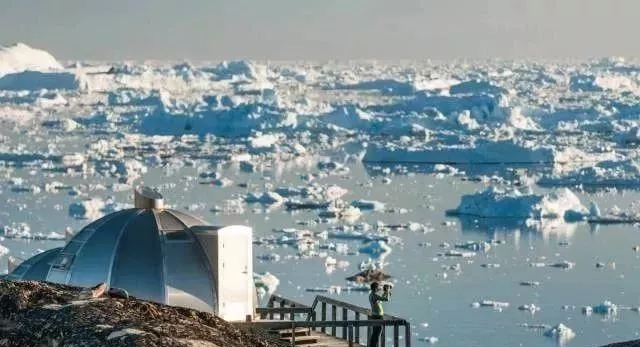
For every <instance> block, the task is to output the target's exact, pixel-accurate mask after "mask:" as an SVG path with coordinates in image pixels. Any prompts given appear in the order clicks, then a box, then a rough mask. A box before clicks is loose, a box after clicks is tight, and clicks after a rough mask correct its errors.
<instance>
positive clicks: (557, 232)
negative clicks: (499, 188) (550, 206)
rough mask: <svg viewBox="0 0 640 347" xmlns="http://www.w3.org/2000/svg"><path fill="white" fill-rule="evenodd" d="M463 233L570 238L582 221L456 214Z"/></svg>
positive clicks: (491, 235)
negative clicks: (528, 234)
mask: <svg viewBox="0 0 640 347" xmlns="http://www.w3.org/2000/svg"><path fill="white" fill-rule="evenodd" d="M456 218H457V219H458V220H459V221H460V225H461V229H462V232H463V233H467V234H473V233H480V234H484V235H487V237H488V238H490V239H498V238H500V236H504V235H505V234H509V233H513V232H521V233H530V234H533V235H535V236H537V237H540V238H542V239H548V238H549V236H550V235H554V236H556V237H562V238H565V239H570V238H571V237H572V236H573V234H574V233H575V231H576V230H577V228H578V225H580V224H583V225H585V224H586V223H585V222H582V223H568V222H565V221H564V219H561V218H556V219H541V220H535V219H522V218H478V217H474V216H467V215H457V216H456Z"/></svg>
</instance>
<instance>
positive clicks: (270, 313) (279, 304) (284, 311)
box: [256, 295, 313, 321]
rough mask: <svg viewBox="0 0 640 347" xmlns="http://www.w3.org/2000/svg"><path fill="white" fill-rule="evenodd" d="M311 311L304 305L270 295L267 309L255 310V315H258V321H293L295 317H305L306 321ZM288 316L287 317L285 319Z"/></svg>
mask: <svg viewBox="0 0 640 347" xmlns="http://www.w3.org/2000/svg"><path fill="white" fill-rule="evenodd" d="M312 311H313V309H312V308H311V307H309V306H307V305H305V304H301V303H299V302H295V301H293V300H289V299H287V298H283V297H281V296H278V295H272V296H271V297H270V298H269V302H267V307H259V308H256V313H257V314H259V315H260V319H272V320H273V319H280V320H285V319H286V318H289V320H292V321H295V320H296V319H295V318H296V315H305V319H307V320H308V318H309V316H310V315H311V313H312ZM287 316H288V317H287Z"/></svg>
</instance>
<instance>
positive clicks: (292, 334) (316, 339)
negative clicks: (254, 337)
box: [271, 328, 359, 347]
mask: <svg viewBox="0 0 640 347" xmlns="http://www.w3.org/2000/svg"><path fill="white" fill-rule="evenodd" d="M271 332H272V333H275V334H278V335H279V336H280V341H282V342H285V343H287V344H288V345H292V342H293V343H294V344H295V346H304V347H347V346H349V344H348V342H347V341H345V340H342V339H338V338H336V337H333V336H331V335H327V334H324V333H321V332H317V331H313V330H309V329H308V328H297V329H295V331H292V330H291V329H284V330H275V331H271ZM354 346H359V345H356V344H354Z"/></svg>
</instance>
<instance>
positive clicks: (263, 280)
mask: <svg viewBox="0 0 640 347" xmlns="http://www.w3.org/2000/svg"><path fill="white" fill-rule="evenodd" d="M253 281H254V283H255V285H256V287H257V288H258V289H260V288H261V289H262V290H264V291H265V296H269V295H271V294H273V293H275V291H276V289H278V285H280V280H278V278H277V277H276V276H274V275H272V274H271V273H269V272H265V273H254V274H253Z"/></svg>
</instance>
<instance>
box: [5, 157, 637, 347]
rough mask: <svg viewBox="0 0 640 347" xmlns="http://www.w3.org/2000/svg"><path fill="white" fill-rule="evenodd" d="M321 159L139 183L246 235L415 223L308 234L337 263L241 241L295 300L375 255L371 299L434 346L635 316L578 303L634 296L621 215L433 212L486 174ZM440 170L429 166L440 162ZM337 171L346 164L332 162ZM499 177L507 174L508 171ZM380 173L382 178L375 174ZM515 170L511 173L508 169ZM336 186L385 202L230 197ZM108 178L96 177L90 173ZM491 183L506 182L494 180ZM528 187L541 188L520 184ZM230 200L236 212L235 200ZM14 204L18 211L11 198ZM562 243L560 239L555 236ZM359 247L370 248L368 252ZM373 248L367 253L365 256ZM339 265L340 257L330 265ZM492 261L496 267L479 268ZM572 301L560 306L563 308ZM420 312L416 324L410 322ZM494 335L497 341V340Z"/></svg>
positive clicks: (189, 172)
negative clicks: (307, 205) (462, 247)
mask: <svg viewBox="0 0 640 347" xmlns="http://www.w3.org/2000/svg"><path fill="white" fill-rule="evenodd" d="M319 159H323V158H305V159H299V160H297V161H295V162H289V163H287V164H276V165H274V166H270V167H255V168H253V169H252V170H253V171H252V170H249V171H252V172H247V170H246V169H248V168H245V170H242V169H241V168H240V165H239V164H233V165H230V166H225V167H222V166H217V165H215V164H212V163H211V162H210V161H206V160H205V161H203V162H201V163H199V164H198V165H195V166H194V167H180V168H177V169H175V170H168V171H167V170H164V169H156V170H150V172H149V173H148V174H146V175H145V176H144V177H143V178H144V182H145V184H148V185H155V186H160V187H162V190H163V194H164V195H165V197H166V198H167V199H166V200H167V204H169V205H172V206H174V207H176V208H178V209H182V208H184V207H186V206H189V207H190V208H191V210H190V211H189V212H190V213H192V214H194V215H197V216H199V217H202V218H203V219H204V220H207V221H209V222H211V223H213V224H217V225H224V224H247V225H249V226H251V227H253V228H254V232H255V237H256V238H257V239H259V238H273V236H274V233H273V230H274V229H282V228H302V229H309V230H310V231H311V232H313V233H322V232H327V231H329V230H331V229H333V228H340V227H344V226H347V225H349V224H350V223H355V224H354V225H355V226H358V225H361V223H365V224H367V225H369V227H371V228H372V229H375V227H376V226H377V225H401V224H407V223H409V222H415V223H420V224H422V225H424V226H425V228H424V229H420V230H409V229H407V228H404V229H392V228H390V229H389V230H388V233H389V236H392V237H394V238H395V239H398V240H399V242H389V243H388V246H389V247H391V249H392V251H391V252H380V253H376V254H374V255H370V254H363V253H360V252H359V249H360V248H361V247H363V246H365V245H366V244H364V243H363V242H362V241H361V240H359V239H356V240H349V239H345V240H342V239H341V240H322V241H321V243H322V244H327V243H331V242H333V243H344V244H346V245H348V250H349V251H348V252H335V251H327V252H326V253H328V254H327V255H329V256H331V257H333V258H335V259H336V261H337V262H341V261H342V262H344V261H346V262H348V263H349V265H348V266H346V267H341V266H326V264H327V262H326V257H322V256H320V255H319V254H321V253H323V252H325V249H315V250H314V251H315V252H308V254H302V252H300V251H299V250H298V249H297V248H295V247H291V246H286V247H284V246H283V247H277V246H275V245H273V244H260V245H256V246H255V248H254V254H255V255H256V256H260V255H265V254H271V253H277V254H279V255H280V260H279V261H275V262H271V261H262V260H258V259H256V262H255V270H256V271H257V272H270V273H272V274H274V275H276V276H277V277H278V278H279V280H280V285H279V287H278V292H279V294H282V295H284V296H288V297H291V298H293V299H295V300H296V301H301V302H306V303H311V302H312V300H313V297H314V295H315V294H314V293H312V292H307V291H306V289H307V288H319V287H330V286H340V287H343V286H345V285H346V284H347V282H346V280H345V278H346V277H348V276H350V275H352V274H354V273H357V272H359V270H360V268H361V266H366V265H367V263H369V262H376V266H380V265H381V264H380V263H382V264H384V265H383V266H384V269H385V272H387V273H389V274H390V275H392V276H393V281H394V282H395V286H394V298H393V300H392V301H391V302H389V303H388V304H387V305H386V307H385V310H386V311H388V312H389V313H392V314H395V315H398V316H403V317H407V318H408V319H409V320H410V321H411V323H412V324H413V325H414V326H415V329H412V330H413V332H414V336H413V338H414V341H413V342H414V344H416V345H419V344H420V342H419V339H420V338H424V337H426V336H436V337H438V338H439V341H440V342H439V343H440V344H441V345H446V346H452V347H456V346H460V347H462V346H465V347H466V346H505V345H518V346H553V345H555V344H556V342H557V341H556V340H555V339H553V338H548V337H545V336H543V335H542V333H541V334H536V333H532V332H531V331H528V330H526V329H522V328H520V327H519V326H518V324H521V323H528V324H548V325H551V326H555V325H557V324H559V323H564V324H566V325H567V326H569V327H570V328H571V329H573V330H574V331H575V332H576V337H575V338H574V339H573V340H571V341H570V342H568V346H583V345H598V344H604V343H606V342H611V341H614V340H624V339H631V338H633V337H635V334H636V332H639V333H640V331H639V328H638V327H639V326H640V317H639V316H638V315H637V314H635V312H634V314H631V313H632V312H630V311H625V312H621V313H619V314H618V317H617V318H616V319H617V321H615V324H612V322H601V321H600V320H599V319H589V317H586V316H584V315H583V314H582V313H581V311H580V308H581V307H582V306H584V305H591V304H594V303H598V302H603V300H611V301H612V302H614V303H617V304H620V305H628V306H640V299H639V298H638V296H637V290H636V289H637V288H638V287H639V286H640V278H639V277H638V276H634V274H635V273H637V272H638V271H639V270H640V262H639V261H638V259H639V257H638V253H635V252H633V251H632V245H636V244H640V239H639V238H638V235H639V234H638V231H637V229H636V228H634V227H633V226H630V225H603V226H597V225H589V224H586V223H565V222H564V221H563V220H543V221H531V220H529V221H527V220H522V219H483V218H473V217H469V216H457V217H449V216H446V214H445V211H446V210H449V209H452V208H455V207H456V206H457V205H458V204H459V203H460V197H461V196H462V195H463V194H469V193H471V192H475V191H478V190H484V189H485V188H486V186H487V185H489V184H488V183H482V182H474V181H469V180H466V181H465V180H463V179H462V177H459V176H455V175H454V176H449V174H440V175H438V174H437V173H434V171H435V170H434V166H433V165H408V166H403V165H400V166H398V165H387V166H380V165H364V166H363V165H361V164H359V163H356V164H349V165H347V170H342V173H343V174H340V175H333V174H331V173H327V172H326V170H325V171H323V173H322V174H320V173H319V171H320V170H318V169H317V162H318V160H319ZM199 167H205V168H206V169H207V170H210V171H216V172H219V173H220V175H221V177H225V178H228V179H230V180H232V181H233V182H234V184H232V185H229V186H226V187H221V186H216V185H213V184H211V185H208V184H207V185H203V184H200V181H201V180H200V179H199V178H198V177H199V173H200V172H201V171H202V169H201V168H199ZM440 169H442V168H440ZM456 169H457V170H460V171H465V172H467V175H468V174H471V175H487V176H499V177H503V178H506V177H513V175H514V173H515V174H518V175H523V176H528V175H535V174H540V172H545V171H549V170H551V168H549V167H544V166H541V167H536V166H531V165H530V166H528V167H524V168H521V169H526V170H525V171H518V170H513V166H511V167H506V166H500V165H498V166H495V165H494V166H490V165H477V166H456ZM346 171H348V174H344V172H346ZM13 175H14V176H24V177H29V175H28V172H26V171H21V169H20V168H17V169H16V171H15V172H14V173H13ZM509 175H511V176H509ZM385 177H389V178H391V183H389V184H384V183H383V180H382V179H383V178H385ZM518 177H521V176H518ZM56 180H59V181H61V182H62V183H63V184H64V185H65V186H72V187H78V186H80V185H87V184H90V183H91V184H92V183H96V182H85V181H84V180H83V179H82V178H78V177H61V178H59V179H58V178H57V177H56ZM310 181H311V182H313V183H314V184H316V183H317V184H321V185H322V184H326V185H328V184H336V185H339V186H340V187H342V188H345V189H347V190H348V193H347V194H346V195H345V196H344V197H343V199H344V200H345V201H346V202H351V201H353V200H356V199H366V200H374V201H380V202H383V203H385V205H386V209H385V211H371V212H366V213H363V214H362V215H361V216H360V217H359V218H358V219H357V221H356V220H354V221H345V220H339V219H325V218H322V217H320V216H319V211H317V210H303V211H287V209H286V206H282V205H274V206H261V205H248V204H245V203H244V202H243V196H244V195H245V194H247V193H249V192H264V191H268V190H273V189H274V188H276V187H299V186H307V185H308V184H309V182H310ZM100 183H101V184H105V185H106V184H108V183H110V182H106V183H105V182H100ZM500 184H506V181H505V182H502V183H500ZM533 188H534V191H536V192H538V193H541V192H546V191H548V190H547V189H546V188H540V187H535V186H534V187H533ZM87 194H89V195H90V196H91V197H98V198H103V199H104V198H106V197H107V196H110V195H112V196H113V197H114V199H115V201H116V202H118V203H126V202H130V198H131V197H130V194H131V191H122V192H114V191H110V190H106V191H105V190H94V191H89V192H87ZM579 196H580V197H581V198H582V201H583V202H585V203H586V202H588V201H590V200H595V201H596V202H597V203H598V204H599V205H600V206H602V207H603V208H604V207H609V206H613V205H618V206H626V205H627V204H631V202H632V201H635V200H639V198H640V193H638V192H626V193H625V194H611V193H599V194H596V195H591V194H588V193H584V192H580V194H579ZM0 198H2V199H4V200H5V201H9V202H8V203H7V207H6V211H4V212H5V214H3V218H4V219H3V221H2V222H3V223H4V225H9V224H11V223H13V222H28V223H29V225H30V227H31V230H32V231H34V232H38V231H47V232H50V231H56V232H63V231H64V229H65V228H66V227H68V226H69V227H72V228H73V229H74V230H76V231H77V230H79V229H80V228H81V227H82V226H84V224H86V222H81V221H75V220H74V219H73V218H71V217H69V216H68V215H67V213H66V211H67V209H68V206H69V205H70V204H71V203H73V202H76V201H78V200H79V199H82V198H83V197H82V196H73V195H70V194H68V193H67V192H60V193H56V194H44V193H43V194H40V195H39V196H35V195H33V194H31V193H28V192H14V191H11V189H5V190H3V191H2V192H0ZM229 201H234V203H233V207H234V209H233V212H236V213H234V214H232V213H228V214H225V213H221V212H218V213H215V214H214V213H211V212H210V211H211V210H212V209H214V206H216V205H217V206H219V207H221V208H220V209H221V210H224V208H223V207H224V206H225V202H229ZM235 204H239V205H240V206H241V207H243V209H236V208H235V207H238V206H236V205H235ZM17 206H20V207H25V206H26V208H20V209H19V208H18V207H17ZM488 239H500V240H503V241H505V242H504V244H502V243H500V244H496V245H495V246H492V247H491V249H490V250H488V251H486V252H479V253H478V254H477V255H475V256H474V257H471V258H464V259H462V258H460V257H453V256H443V255H441V254H443V253H445V252H446V251H445V250H444V249H443V248H441V247H440V245H442V244H445V243H446V244H449V245H455V244H457V243H460V242H463V241H466V240H470V241H476V242H478V241H485V240H488ZM569 241H570V242H569ZM0 243H2V244H4V245H5V246H7V247H8V248H10V250H11V253H10V254H11V255H14V256H19V257H21V258H26V257H28V256H30V255H31V254H33V252H34V251H35V250H37V249H43V250H44V249H47V248H51V247H58V246H60V243H59V242H46V241H25V240H8V239H7V240H5V241H0ZM370 258H371V259H370ZM376 258H377V259H376ZM564 260H566V261H570V262H575V263H576V266H575V267H574V268H572V269H558V268H550V267H545V268H536V267H531V266H530V263H532V262H544V263H558V262H562V261H564ZM6 261H7V260H6V257H0V271H1V270H2V269H6ZM599 262H600V263H604V264H610V263H613V262H615V264H616V266H615V268H611V267H596V263H599ZM342 264H344V263H342ZM482 264H492V265H493V264H497V265H499V266H484V267H483V266H482ZM443 274H447V276H443ZM522 281H534V282H540V283H541V284H540V285H539V286H534V287H525V286H521V285H519V283H520V282H522ZM330 295H341V297H340V299H341V300H345V301H349V302H353V303H355V304H359V305H364V306H366V305H367V304H368V303H367V296H366V293H359V292H345V291H342V293H341V294H330ZM485 299H486V300H497V301H503V302H509V303H510V304H511V306H510V307H509V308H508V309H505V310H503V311H502V312H496V311H491V310H473V309H471V308H470V306H469V305H470V304H471V303H472V302H475V301H478V300H485ZM523 304H535V305H536V306H538V307H540V308H541V310H540V311H538V312H536V314H535V316H532V315H530V314H527V313H525V312H522V311H519V310H517V307H518V306H520V305H523ZM565 306H566V307H575V308H574V309H563V307H565ZM423 323H428V324H423ZM505 341H508V344H505Z"/></svg>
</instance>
